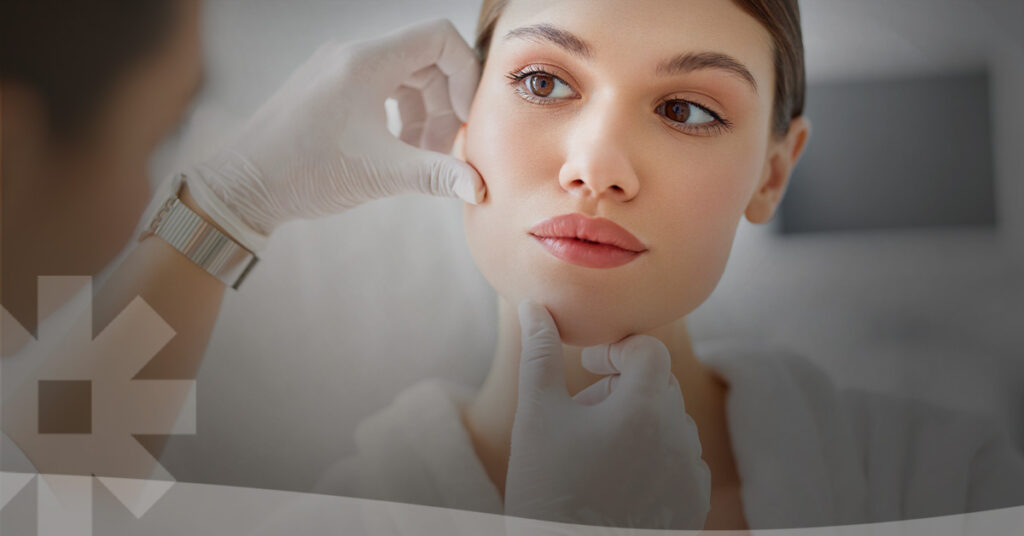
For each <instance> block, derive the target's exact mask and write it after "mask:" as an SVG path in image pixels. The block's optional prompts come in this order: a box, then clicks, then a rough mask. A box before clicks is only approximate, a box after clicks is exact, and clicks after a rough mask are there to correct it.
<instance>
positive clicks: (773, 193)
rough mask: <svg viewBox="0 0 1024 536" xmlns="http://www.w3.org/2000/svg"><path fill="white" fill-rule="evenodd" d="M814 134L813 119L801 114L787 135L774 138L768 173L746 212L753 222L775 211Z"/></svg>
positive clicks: (757, 221) (769, 156)
mask: <svg viewBox="0 0 1024 536" xmlns="http://www.w3.org/2000/svg"><path fill="white" fill-rule="evenodd" d="M810 135H811V122H810V121H808V120H807V118H805V117H803V116H800V117H797V118H795V119H793V120H792V121H790V123H789V132H787V133H786V137H785V138H784V139H782V140H779V141H773V142H771V143H772V146H771V148H770V149H769V150H768V157H767V159H766V160H765V167H764V173H763V174H762V177H761V180H760V181H759V182H758V185H757V190H756V191H755V192H754V196H753V197H752V198H751V199H750V203H749V204H748V205H747V210H746V212H745V214H746V216H747V220H749V221H750V222H751V223H766V222H768V220H770V219H772V216H774V215H775V210H776V209H777V208H778V206H779V203H781V202H782V196H783V194H785V193H786V187H787V186H788V185H789V178H790V175H792V173H793V168H795V167H796V164H797V162H799V161H800V155H802V154H803V152H804V148H805V147H806V146H807V138H809V137H810Z"/></svg>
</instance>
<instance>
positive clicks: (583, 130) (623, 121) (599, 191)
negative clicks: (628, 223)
mask: <svg viewBox="0 0 1024 536" xmlns="http://www.w3.org/2000/svg"><path fill="white" fill-rule="evenodd" d="M592 105H593V106H594V108H593V109H592V110H590V111H589V113H584V114H583V115H581V116H579V120H578V121H577V122H576V124H575V125H573V128H572V130H571V134H570V136H571V137H570V140H569V144H568V154H567V155H566V160H565V164H563V165H562V169H561V170H560V171H559V176H558V182H559V184H561V186H562V189H563V190H565V191H567V192H569V193H571V194H574V195H580V196H593V197H596V198H602V197H605V198H611V199H614V200H616V201H621V202H624V201H629V200H630V199H633V198H634V197H636V195H637V193H638V192H639V190H640V180H639V179H638V178H637V175H636V170H635V169H634V168H633V163H632V161H631V158H630V147H629V125H628V118H626V116H625V115H626V114H624V113H623V112H622V111H615V110H612V109H610V108H613V106H603V107H598V106H599V105H598V104H597V103H596V102H595V103H592Z"/></svg>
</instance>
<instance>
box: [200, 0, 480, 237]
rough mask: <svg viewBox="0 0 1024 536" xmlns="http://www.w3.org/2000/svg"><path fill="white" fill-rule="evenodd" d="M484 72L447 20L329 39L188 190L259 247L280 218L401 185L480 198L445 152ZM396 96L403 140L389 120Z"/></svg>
mask: <svg viewBox="0 0 1024 536" xmlns="http://www.w3.org/2000/svg"><path fill="white" fill-rule="evenodd" d="M479 79H480V62H479V60H478V58H477V56H476V54H475V53H474V52H473V50H472V49H471V48H470V47H469V45H467V44H466V42H465V41H464V40H463V39H462V37H461V36H460V35H459V33H458V32H457V31H456V29H455V27H454V26H453V25H452V24H451V22H449V21H448V20H446V19H437V20H432V21H426V22H421V23H418V24H415V25H412V26H408V27H405V28H402V29H399V30H396V31H394V32H391V33H389V34H386V35H383V36H381V37H378V38H375V39H371V40H368V41H362V42H350V43H344V42H329V43H327V44H325V45H323V46H321V47H320V48H319V49H318V50H317V51H316V52H315V53H314V54H313V56H312V57H311V58H309V60H307V61H306V63H305V64H304V65H302V66H301V67H299V68H298V70H296V72H295V73H294V74H292V76H291V78H289V79H288V81H287V82H285V84H284V85H283V86H282V87H281V88H280V89H279V90H278V91H277V93H276V94H275V95H274V96H273V97H271V98H270V100H268V101H267V102H266V103H265V104H264V105H263V106H262V107H261V108H260V109H259V110H258V111H257V112H256V114H255V115H254V116H253V117H252V118H251V119H250V120H249V122H248V123H247V124H246V126H245V127H243V129H242V132H241V134H240V135H239V136H237V137H236V138H235V139H234V140H233V141H232V142H231V143H230V144H229V145H228V146H227V148H226V149H225V150H224V151H222V152H221V153H219V154H218V155H217V156H215V157H213V158H211V159H210V160H208V161H206V162H203V163H201V164H199V165H196V166H194V167H193V168H192V169H189V170H187V171H186V175H187V176H188V179H187V184H188V187H189V193H190V194H191V195H192V197H193V198H195V200H196V202H197V203H198V204H199V206H200V207H202V208H203V210H205V211H206V212H207V213H208V214H209V215H210V217H211V218H212V219H213V220H214V221H215V222H217V223H218V224H220V225H221V226H222V227H224V228H225V230H227V231H228V233H229V234H231V235H232V236H234V238H236V239H237V240H239V241H240V242H241V243H242V244H243V245H246V246H247V247H249V248H250V249H253V250H257V249H260V248H261V247H262V245H263V244H264V243H265V241H266V237H267V235H269V234H270V233H271V232H272V231H273V230H274V228H275V227H277V226H278V225H279V224H281V223H283V222H286V221H289V220H292V219H299V218H314V217H320V216H328V215H331V214H336V213H339V212H341V211H343V210H345V209H348V208H350V207H353V206H356V205H358V204H360V203H363V202H366V201H369V200H372V199H377V198H380V197H385V196H390V195H394V194H398V193H403V192H422V193H428V194H433V195H441V196H454V195H458V196H459V197H461V198H462V199H463V200H465V201H467V202H469V203H477V202H479V201H480V200H481V199H482V198H483V196H484V194H485V186H484V183H483V180H482V179H481V177H480V176H479V174H478V173H477V172H476V170H474V169H473V168H472V167H471V166H469V165H468V164H466V163H465V162H462V161H460V160H458V159H457V158H455V157H453V156H450V155H448V154H442V153H441V152H436V151H443V152H449V151H451V147H452V143H453V141H454V139H455V135H456V133H457V131H458V129H459V127H460V125H461V124H462V123H463V122H464V121H465V120H466V118H467V116H468V114H469V107H470V104H471V103H472V100H473V95H474V93H475V92H476V87H477V84H478V82H479ZM388 97H394V98H395V99H396V100H397V102H398V106H399V112H400V115H401V118H402V125H403V128H402V132H401V135H400V136H399V137H400V138H401V141H400V140H399V138H395V136H393V135H392V134H391V133H390V132H389V131H388V128H387V115H386V112H385V107H384V102H385V100H386V99H387V98H388ZM403 141H404V142H408V144H407V143H403ZM409 144H412V145H415V146H416V147H413V146H412V145H409Z"/></svg>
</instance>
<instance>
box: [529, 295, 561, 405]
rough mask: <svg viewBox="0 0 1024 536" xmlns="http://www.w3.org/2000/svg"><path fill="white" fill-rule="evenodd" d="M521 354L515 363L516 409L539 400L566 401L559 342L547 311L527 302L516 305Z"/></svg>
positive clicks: (556, 331) (555, 328)
mask: <svg viewBox="0 0 1024 536" xmlns="http://www.w3.org/2000/svg"><path fill="white" fill-rule="evenodd" d="M519 326H520V329H521V331H522V348H523V349H522V353H521V354H520V360H519V389H518V390H519V407H520V408H522V407H524V404H528V403H532V402H536V401H537V400H538V399H539V398H541V397H549V396H551V397H557V398H563V399H566V400H568V399H569V393H568V391H567V390H566V387H565V363H564V362H563V357H562V338H561V336H560V335H559V334H558V327H557V326H556V325H555V320H554V319H553V318H552V317H551V313H549V312H548V310H547V309H546V308H545V307H544V306H542V305H540V304H538V303H535V302H532V301H530V300H523V301H522V302H520V303H519Z"/></svg>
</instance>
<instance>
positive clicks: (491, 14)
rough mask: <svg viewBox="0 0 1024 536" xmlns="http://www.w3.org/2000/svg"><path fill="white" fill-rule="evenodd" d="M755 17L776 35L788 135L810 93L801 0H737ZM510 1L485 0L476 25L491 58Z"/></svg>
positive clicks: (776, 123) (782, 117)
mask: <svg viewBox="0 0 1024 536" xmlns="http://www.w3.org/2000/svg"><path fill="white" fill-rule="evenodd" d="M733 2H734V3H735V4H736V5H737V6H739V7H740V8H741V9H743V11H745V12H747V13H748V14H749V15H751V16H752V17H754V18H755V19H757V20H758V22H760V23H761V25H762V26H764V27H765V28H766V29H767V30H768V33H769V34H771V36H772V42H773V47H772V48H773V51H772V53H773V60H774V64H775V98H774V101H773V104H772V132H773V133H774V134H775V135H776V136H780V137H781V136H785V135H786V133H787V132H789V122H790V120H792V119H794V118H796V117H799V116H801V115H803V113H804V96H805V94H806V92H807V82H806V75H805V74H804V40H803V33H802V32H801V29H800V6H799V5H798V4H797V0H733ZM506 5H508V0H483V5H481V6H480V19H479V20H478V22H477V26H476V41H475V43H474V48H475V49H476V52H477V55H479V56H480V60H481V61H484V62H486V61H487V52H488V50H489V49H490V45H491V37H492V36H493V34H494V27H495V26H496V25H497V23H498V18H499V17H500V16H501V13H502V12H503V11H505V6H506Z"/></svg>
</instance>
